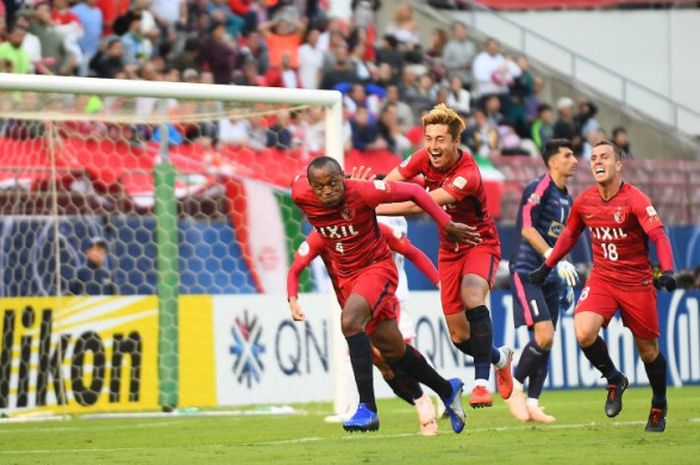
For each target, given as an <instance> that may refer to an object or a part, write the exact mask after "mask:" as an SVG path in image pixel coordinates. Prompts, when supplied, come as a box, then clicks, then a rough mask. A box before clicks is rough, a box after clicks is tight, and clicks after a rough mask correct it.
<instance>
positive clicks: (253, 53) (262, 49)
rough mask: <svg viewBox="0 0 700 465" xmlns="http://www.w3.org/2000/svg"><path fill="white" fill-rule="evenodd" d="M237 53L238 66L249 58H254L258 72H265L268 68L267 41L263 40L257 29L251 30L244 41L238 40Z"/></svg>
mask: <svg viewBox="0 0 700 465" xmlns="http://www.w3.org/2000/svg"><path fill="white" fill-rule="evenodd" d="M238 54H239V59H238V65H239V66H241V65H242V64H243V63H245V62H246V61H247V60H248V59H249V58H254V59H255V62H256V63H257V64H258V73H260V74H265V73H267V70H268V69H269V68H270V55H269V53H268V50H267V42H265V39H264V38H263V36H262V35H261V34H260V33H259V32H257V31H252V32H251V33H250V34H248V37H246V38H245V41H241V42H240V49H239V50H238Z"/></svg>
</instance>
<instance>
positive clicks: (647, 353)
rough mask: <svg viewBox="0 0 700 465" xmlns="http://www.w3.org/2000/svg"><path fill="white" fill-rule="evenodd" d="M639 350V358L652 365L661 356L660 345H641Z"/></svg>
mask: <svg viewBox="0 0 700 465" xmlns="http://www.w3.org/2000/svg"><path fill="white" fill-rule="evenodd" d="M637 348H638V349H639V358H641V359H642V361H643V362H644V363H651V362H653V361H654V360H656V358H657V357H658V356H659V345H658V344H654V343H649V344H643V345H642V344H640V345H638V347H637Z"/></svg>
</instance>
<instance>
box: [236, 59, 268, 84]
mask: <svg viewBox="0 0 700 465" xmlns="http://www.w3.org/2000/svg"><path fill="white" fill-rule="evenodd" d="M234 82H235V83H236V84H238V85H241V86H261V87H265V86H267V85H268V84H267V78H266V77H265V76H262V75H261V74H260V73H259V72H258V65H257V62H256V61H255V58H252V57H249V58H248V59H247V60H246V62H245V63H244V64H243V70H242V73H241V75H240V76H237V77H236V78H235V79H234Z"/></svg>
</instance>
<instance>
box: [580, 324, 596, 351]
mask: <svg viewBox="0 0 700 465" xmlns="http://www.w3.org/2000/svg"><path fill="white" fill-rule="evenodd" d="M574 330H575V332H576V341H577V342H578V344H579V345H580V346H581V347H588V346H590V345H591V344H593V343H594V342H595V340H596V338H597V337H598V332H597V331H591V330H590V329H589V328H582V327H575V328H574Z"/></svg>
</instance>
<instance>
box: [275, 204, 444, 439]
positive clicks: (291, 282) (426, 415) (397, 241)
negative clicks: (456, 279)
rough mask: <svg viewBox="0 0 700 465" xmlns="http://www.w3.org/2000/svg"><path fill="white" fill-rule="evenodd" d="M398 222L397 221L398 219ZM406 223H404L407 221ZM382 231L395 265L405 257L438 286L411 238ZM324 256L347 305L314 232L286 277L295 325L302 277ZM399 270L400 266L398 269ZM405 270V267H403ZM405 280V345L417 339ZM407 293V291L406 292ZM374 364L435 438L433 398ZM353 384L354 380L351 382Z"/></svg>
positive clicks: (381, 363) (401, 317)
mask: <svg viewBox="0 0 700 465" xmlns="http://www.w3.org/2000/svg"><path fill="white" fill-rule="evenodd" d="M397 219H398V218H397ZM404 223H405V220H404ZM379 229H380V231H381V234H382V237H384V239H385V240H386V243H387V245H388V246H389V248H390V249H391V250H392V251H394V252H395V256H394V262H396V260H397V258H398V257H401V260H403V257H404V256H406V257H407V258H408V259H409V260H411V261H412V262H413V263H414V264H415V265H416V267H418V269H419V270H421V271H422V272H423V274H425V275H426V276H427V277H428V278H430V280H431V281H432V282H433V284H435V285H437V283H438V273H437V270H436V269H435V266H434V265H433V263H432V262H431V261H430V259H429V258H428V257H427V256H426V255H425V254H424V253H423V252H421V251H420V250H418V249H417V248H416V247H415V246H414V245H413V244H411V242H410V241H409V240H408V238H407V237H406V236H405V235H404V234H402V233H401V232H400V231H398V230H395V229H392V228H391V227H390V226H387V225H386V224H379ZM397 233H398V234H397ZM319 255H320V256H321V259H322V260H323V263H324V264H325V265H326V270H327V271H328V275H329V276H330V278H331V282H332V283H333V288H334V289H335V291H336V296H337V298H338V303H339V304H340V307H341V308H342V307H343V306H344V304H345V302H344V301H343V299H342V296H341V294H340V291H339V288H338V277H337V275H336V273H335V272H334V270H333V261H332V260H331V257H330V253H329V251H328V250H327V249H326V248H325V244H324V242H323V240H322V239H321V236H320V234H319V233H318V232H317V231H312V232H311V233H310V234H309V235H308V236H307V237H306V240H305V241H304V242H302V243H301V245H300V246H299V249H298V250H297V253H296V254H295V255H294V261H293V262H292V265H291V266H290V268H289V272H288V273H287V300H288V301H289V308H290V310H291V312H292V318H293V319H294V320H295V321H303V320H304V318H305V316H304V311H303V310H302V309H301V306H300V305H299V301H298V292H299V275H300V274H301V272H302V271H303V270H304V268H306V267H307V266H308V265H309V264H310V263H311V261H312V260H313V259H314V258H316V257H317V256H319ZM397 268H398V266H397ZM401 268H402V267H401ZM405 281H406V276H405V272H404V276H403V277H402V276H401V274H399V284H398V289H397V291H396V296H397V298H399V307H398V309H397V310H398V324H399V329H400V330H401V334H402V336H403V339H404V341H405V342H406V343H407V344H410V342H411V340H412V339H413V337H414V336H415V333H413V331H414V330H413V328H412V327H409V328H408V329H404V328H405V327H406V323H405V320H406V319H408V320H410V318H407V315H406V312H404V308H403V305H404V301H403V300H402V299H401V298H400V297H399V294H400V292H399V290H400V289H401V288H402V286H403V287H405V286H406V284H405ZM406 290H408V289H407V288H406ZM373 362H374V364H375V366H376V367H377V368H378V369H379V371H380V372H381V374H382V377H383V378H384V381H386V383H387V384H388V385H389V387H391V390H392V391H393V392H394V393H395V394H396V395H397V396H398V397H400V398H401V399H403V400H405V401H406V402H408V403H409V404H411V405H414V406H415V407H416V410H417V411H418V419H419V421H420V432H421V434H422V435H423V436H434V435H436V434H437V430H438V428H437V422H436V421H435V407H434V406H433V403H432V401H431V400H430V397H428V395H427V394H425V393H424V392H423V389H421V387H420V384H418V382H417V381H416V380H415V379H413V378H412V377H411V376H409V375H408V374H407V373H405V372H403V371H398V372H396V373H395V372H394V370H392V369H391V367H390V366H389V365H388V364H387V363H386V362H385V361H384V360H382V358H381V356H380V354H379V353H378V352H377V351H376V349H375V351H373ZM352 382H353V383H354V379H352Z"/></svg>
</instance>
